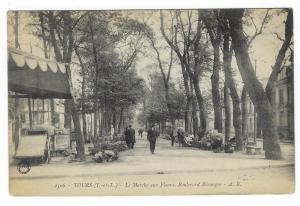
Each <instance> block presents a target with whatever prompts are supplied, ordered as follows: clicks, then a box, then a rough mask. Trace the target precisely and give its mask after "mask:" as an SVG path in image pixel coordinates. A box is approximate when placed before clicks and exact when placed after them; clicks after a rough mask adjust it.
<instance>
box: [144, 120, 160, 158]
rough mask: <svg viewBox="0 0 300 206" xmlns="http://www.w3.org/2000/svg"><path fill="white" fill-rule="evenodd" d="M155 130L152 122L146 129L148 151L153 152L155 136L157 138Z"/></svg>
mask: <svg viewBox="0 0 300 206" xmlns="http://www.w3.org/2000/svg"><path fill="white" fill-rule="evenodd" d="M157 134H158V133H157V131H156V130H155V125H154V124H152V126H151V128H150V129H149V130H148V134H147V139H148V141H149V142H150V151H151V153H152V154H154V150H155V144H156V138H157V136H158V135H157Z"/></svg>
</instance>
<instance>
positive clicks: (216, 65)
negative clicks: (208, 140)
mask: <svg viewBox="0 0 300 206" xmlns="http://www.w3.org/2000/svg"><path fill="white" fill-rule="evenodd" d="M213 48H214V62H213V74H212V75H211V89H212V102H213V107H214V117H215V118H214V128H215V129H216V130H218V132H219V133H222V129H223V128H222V108H221V103H220V90H219V71H220V48H219V45H214V47H213Z"/></svg>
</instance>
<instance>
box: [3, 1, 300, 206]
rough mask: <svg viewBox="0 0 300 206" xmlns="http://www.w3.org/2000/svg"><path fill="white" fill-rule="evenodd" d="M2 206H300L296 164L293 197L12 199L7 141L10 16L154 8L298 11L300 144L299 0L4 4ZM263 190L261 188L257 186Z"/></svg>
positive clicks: (31, 2)
mask: <svg viewBox="0 0 300 206" xmlns="http://www.w3.org/2000/svg"><path fill="white" fill-rule="evenodd" d="M0 4H1V5H0V25H1V27H2V28H1V29H0V38H1V41H0V54H1V58H0V59H1V61H0V67H1V69H0V71H1V74H2V75H1V77H0V78H1V80H0V97H1V98H2V101H0V123H1V127H0V128H1V129H0V133H1V135H0V139H1V141H0V185H1V186H0V201H1V205H7V206H10V205H23V206H27V205H30V206H35V205H39V206H40V205H41V204H43V205H51V206H54V205H72V206H73V205H74V206H77V205H80V206H83V205H99V204H101V205H120V206H121V205H122V206H123V205H143V206H146V205H157V206H158V205H181V206H182V205H189V206H191V205H205V206H206V205H212V204H213V205H218V206H220V205H221V206H225V205H231V206H235V205H237V206H241V205H243V206H247V205H251V206H253V205H271V206H277V205H289V206H293V205H299V202H300V197H299V196H300V195H299V194H300V193H299V191H298V188H299V181H298V171H299V165H300V164H299V161H296V171H297V173H296V176H297V178H296V193H295V194H292V195H261V196H257V195H248V196H242V195H241V196H225V195H220V196H177V197H175V196H170V197H164V196H161V197H153V196H152V197H151V196H149V197H93V198H91V197H72V198H71V197H56V198H43V197H35V198H28V197H12V196H10V195H9V193H8V138H7V122H8V121H7V117H8V114H7V41H6V39H7V37H6V24H7V23H6V12H7V11H8V10H40V9H42V10H49V9H54V10H61V9H68V10H75V9H79V10H86V9H99V10H100V9H101V10H104V9H154V8H161V9H167V8H174V9H175V8H213V7H216V8H228V7H231V8H245V7H261V8H266V7H292V8H294V25H295V26H294V29H295V30H294V37H295V48H296V49H295V105H296V107H295V120H296V124H295V125H296V127H295V129H296V131H295V132H296V135H295V139H296V140H297V139H298V134H299V127H297V123H298V125H299V119H298V115H299V107H298V105H300V101H299V97H298V96H297V93H298V92H297V91H298V89H299V80H300V78H299V77H300V76H299V73H300V72H299V68H298V65H299V64H298V62H299V59H300V57H299V52H298V49H297V48H299V43H298V41H297V40H298V37H297V35H298V34H299V26H298V27H297V25H299V11H300V10H299V7H298V5H297V0H294V1H293V0H269V1H262V0H248V1H246V0H244V1H242V0H219V1H217V0H205V1H203V0H202V1H201V0H148V1H145V0H144V1H143V0H103V1H102V0H82V1H79V0H49V1H43V0H23V1H20V0H1V3H0ZM298 147H299V141H296V160H299V158H298V157H299V155H300V154H299V152H298V151H297V150H298ZM258 187H259V185H258Z"/></svg>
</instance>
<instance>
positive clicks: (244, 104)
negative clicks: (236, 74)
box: [241, 86, 247, 140]
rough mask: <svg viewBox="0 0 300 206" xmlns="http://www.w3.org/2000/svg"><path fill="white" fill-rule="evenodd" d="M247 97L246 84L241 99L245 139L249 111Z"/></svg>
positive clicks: (245, 136) (244, 136)
mask: <svg viewBox="0 0 300 206" xmlns="http://www.w3.org/2000/svg"><path fill="white" fill-rule="evenodd" d="M246 98H247V91H246V88H245V86H244V87H243V90H242V98H241V101H242V136H243V139H244V140H246V139H247V111H246V108H247V105H246V104H247V103H246Z"/></svg>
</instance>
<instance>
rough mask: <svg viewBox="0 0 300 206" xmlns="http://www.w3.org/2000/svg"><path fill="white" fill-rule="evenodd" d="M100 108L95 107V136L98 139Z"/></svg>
mask: <svg viewBox="0 0 300 206" xmlns="http://www.w3.org/2000/svg"><path fill="white" fill-rule="evenodd" d="M97 124H98V109H97V108H95V109H94V138H95V139H97V138H98V127H97Z"/></svg>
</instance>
